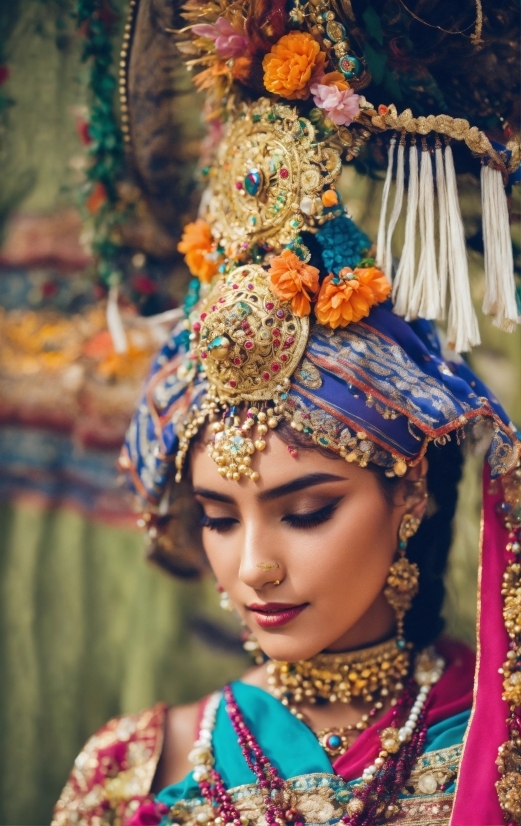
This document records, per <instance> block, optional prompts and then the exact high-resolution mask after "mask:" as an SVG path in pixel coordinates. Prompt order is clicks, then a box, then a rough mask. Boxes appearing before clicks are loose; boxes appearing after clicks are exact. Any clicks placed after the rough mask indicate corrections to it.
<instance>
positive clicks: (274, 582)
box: [273, 579, 282, 587]
mask: <svg viewBox="0 0 521 826" xmlns="http://www.w3.org/2000/svg"><path fill="white" fill-rule="evenodd" d="M281 582H282V580H281V579H274V580H273V584H274V585H275V587H276V586H277V585H280V583H281Z"/></svg>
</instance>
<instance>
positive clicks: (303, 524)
mask: <svg viewBox="0 0 521 826" xmlns="http://www.w3.org/2000/svg"><path fill="white" fill-rule="evenodd" d="M339 502H340V499H336V500H335V501H334V502H329V503H328V504H327V505H324V507H322V508H319V510H317V511H312V512H311V513H299V514H297V513H292V514H288V515H287V516H284V517H283V519H282V521H283V522H286V523H287V524H288V525H289V526H290V527H291V528H297V529H299V528H316V527H318V526H319V525H323V524H324V522H327V521H328V520H329V519H331V517H332V516H333V514H334V513H335V511H336V509H337V507H338V503H339Z"/></svg>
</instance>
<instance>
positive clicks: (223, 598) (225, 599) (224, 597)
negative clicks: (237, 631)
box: [215, 585, 234, 611]
mask: <svg viewBox="0 0 521 826" xmlns="http://www.w3.org/2000/svg"><path fill="white" fill-rule="evenodd" d="M215 587H216V589H217V591H218V593H219V594H220V599H219V605H220V606H221V608H222V609H223V611H233V610H234V609H233V605H232V601H231V599H230V597H229V596H228V594H227V593H226V591H225V590H224V588H223V587H222V585H216V586H215Z"/></svg>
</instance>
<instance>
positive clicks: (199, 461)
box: [190, 428, 373, 498]
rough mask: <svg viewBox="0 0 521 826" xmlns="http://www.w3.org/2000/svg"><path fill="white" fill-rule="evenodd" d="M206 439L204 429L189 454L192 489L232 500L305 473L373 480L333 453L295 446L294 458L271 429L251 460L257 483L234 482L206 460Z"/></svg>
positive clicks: (207, 457) (207, 434) (283, 442)
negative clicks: (213, 492) (257, 473)
mask: <svg viewBox="0 0 521 826" xmlns="http://www.w3.org/2000/svg"><path fill="white" fill-rule="evenodd" d="M210 438H211V434H210V430H209V428H207V429H206V431H205V433H204V434H203V437H202V438H201V439H199V440H198V442H197V443H196V444H194V445H193V448H192V450H191V451H190V473H191V480H192V483H193V485H194V486H195V487H205V488H211V489H212V490H215V491H219V492H221V493H224V494H226V495H227V496H233V497H236V496H237V494H238V492H239V491H240V492H241V493H240V496H241V498H243V497H244V496H246V497H252V498H253V497H255V496H256V495H257V494H258V493H262V492H264V491H266V490H269V489H271V488H275V487H278V486H279V485H284V484H287V483H288V482H292V481H293V480H294V479H297V478H299V477H301V476H305V475H308V474H317V473H324V474H332V475H334V476H336V477H342V478H345V479H350V480H354V479H356V480H358V481H359V482H362V483H364V482H368V483H370V481H371V480H372V477H373V474H372V473H369V472H368V471H367V470H365V469H363V468H359V467H358V466H357V465H351V464H348V463H347V462H345V461H344V460H343V459H340V458H339V457H337V456H335V455H334V454H332V455H331V457H328V456H327V455H324V454H323V452H322V451H318V450H314V449H303V448H301V447H299V448H297V449H296V455H295V451H294V450H293V454H294V455H292V453H291V452H290V450H289V449H288V444H287V443H286V442H285V441H283V440H282V439H281V438H279V436H278V435H277V431H276V430H274V431H271V432H270V433H269V434H268V437H267V439H266V448H265V450H263V451H262V452H259V451H257V452H256V453H255V454H254V456H253V457H252V468H253V469H254V470H257V471H258V472H259V474H260V478H259V480H258V482H251V481H250V480H249V479H247V478H246V477H243V478H242V479H241V480H240V481H238V482H232V481H229V480H228V479H225V478H223V477H222V476H221V475H220V474H219V472H218V470H217V465H216V464H215V462H214V461H213V459H212V458H211V457H210V455H209V453H208V450H207V445H208V442H209V440H210ZM368 477H369V478H368Z"/></svg>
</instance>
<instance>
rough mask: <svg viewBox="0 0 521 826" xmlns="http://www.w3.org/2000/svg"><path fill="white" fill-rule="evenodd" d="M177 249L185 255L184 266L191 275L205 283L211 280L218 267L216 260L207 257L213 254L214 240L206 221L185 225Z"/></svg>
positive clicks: (199, 220)
mask: <svg viewBox="0 0 521 826" xmlns="http://www.w3.org/2000/svg"><path fill="white" fill-rule="evenodd" d="M177 249H178V250H179V252H183V253H184V254H185V261H186V265H187V267H188V269H189V270H190V272H191V273H192V275H196V276H197V277H198V278H200V279H201V281H204V282H205V283H208V282H209V281H211V280H212V278H213V276H214V275H215V273H216V272H217V270H218V268H219V265H218V262H217V259H216V258H210V255H209V254H210V253H212V252H213V249H214V240H213V238H212V233H211V232H210V227H209V226H208V224H207V223H206V221H203V220H202V218H198V219H197V221H194V222H193V223H191V224H187V225H186V227H185V229H184V232H183V237H182V238H181V240H180V241H179V243H178V245H177Z"/></svg>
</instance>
